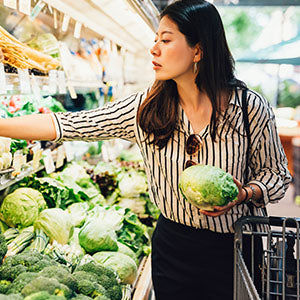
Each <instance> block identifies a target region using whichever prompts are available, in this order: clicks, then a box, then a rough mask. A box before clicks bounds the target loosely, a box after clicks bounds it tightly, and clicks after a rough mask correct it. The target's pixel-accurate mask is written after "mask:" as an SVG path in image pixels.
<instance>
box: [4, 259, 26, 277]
mask: <svg viewBox="0 0 300 300" xmlns="http://www.w3.org/2000/svg"><path fill="white" fill-rule="evenodd" d="M26 271H27V267H25V266H23V265H16V266H12V265H10V264H8V263H6V260H5V261H4V263H3V265H1V266H0V278H1V279H2V280H8V281H13V280H14V279H16V278H17V277H18V275H19V274H21V273H24V272H26Z"/></svg>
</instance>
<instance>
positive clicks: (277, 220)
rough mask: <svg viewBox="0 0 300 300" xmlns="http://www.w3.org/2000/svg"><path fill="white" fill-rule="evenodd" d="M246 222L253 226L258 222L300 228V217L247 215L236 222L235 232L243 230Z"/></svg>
mask: <svg viewBox="0 0 300 300" xmlns="http://www.w3.org/2000/svg"><path fill="white" fill-rule="evenodd" d="M246 224H250V225H252V226H254V225H257V224H266V225H270V226H286V227H293V228H299V227H300V218H289V217H277V216H269V217H261V216H246V217H241V218H240V219H238V220H237V221H236V223H235V224H234V228H235V232H241V231H242V228H243V227H244V226H245V225H246Z"/></svg>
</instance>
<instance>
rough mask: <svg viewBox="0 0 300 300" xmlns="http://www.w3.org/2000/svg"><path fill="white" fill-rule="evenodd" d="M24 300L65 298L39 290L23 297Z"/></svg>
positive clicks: (60, 299)
mask: <svg viewBox="0 0 300 300" xmlns="http://www.w3.org/2000/svg"><path fill="white" fill-rule="evenodd" d="M24 300H66V298H65V297H64V296H56V295H50V294H49V293H48V292H46V291H41V292H37V293H34V294H31V295H29V296H27V297H25V298H24Z"/></svg>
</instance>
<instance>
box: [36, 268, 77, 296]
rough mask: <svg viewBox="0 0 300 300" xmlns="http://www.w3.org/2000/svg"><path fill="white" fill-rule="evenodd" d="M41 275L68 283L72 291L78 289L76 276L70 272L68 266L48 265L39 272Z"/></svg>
mask: <svg viewBox="0 0 300 300" xmlns="http://www.w3.org/2000/svg"><path fill="white" fill-rule="evenodd" d="M39 275H41V276H44V277H48V278H55V279H57V281H58V282H60V283H62V284H64V285H66V286H67V287H69V288H70V289H71V290H72V291H76V290H77V281H76V278H75V277H74V276H73V275H72V274H71V273H70V272H69V270H68V268H67V267H65V266H63V265H59V266H50V267H46V268H44V269H43V270H42V271H40V272H39Z"/></svg>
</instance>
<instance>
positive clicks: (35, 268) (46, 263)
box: [28, 256, 59, 273]
mask: <svg viewBox="0 0 300 300" xmlns="http://www.w3.org/2000/svg"><path fill="white" fill-rule="evenodd" d="M50 266H59V263H58V262H56V261H55V260H53V259H51V258H49V257H47V256H44V257H43V258H42V259H41V260H39V261H38V262H37V263H36V264H34V265H32V266H30V267H28V271H29V272H36V273H37V272H40V271H41V270H43V269H44V268H46V267H50Z"/></svg>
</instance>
